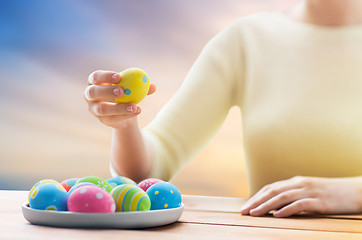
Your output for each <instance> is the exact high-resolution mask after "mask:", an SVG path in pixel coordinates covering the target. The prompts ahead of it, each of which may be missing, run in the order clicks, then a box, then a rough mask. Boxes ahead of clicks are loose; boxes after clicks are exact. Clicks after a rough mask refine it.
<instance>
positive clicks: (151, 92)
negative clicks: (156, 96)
mask: <svg viewBox="0 0 362 240" xmlns="http://www.w3.org/2000/svg"><path fill="white" fill-rule="evenodd" d="M154 92H156V85H155V84H153V83H151V84H150V90H148V93H147V95H151V94H153V93H154Z"/></svg>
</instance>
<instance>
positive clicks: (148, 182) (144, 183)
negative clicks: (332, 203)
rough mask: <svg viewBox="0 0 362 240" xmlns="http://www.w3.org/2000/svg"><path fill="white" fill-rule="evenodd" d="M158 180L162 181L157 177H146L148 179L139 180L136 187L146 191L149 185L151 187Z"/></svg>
mask: <svg viewBox="0 0 362 240" xmlns="http://www.w3.org/2000/svg"><path fill="white" fill-rule="evenodd" d="M158 182H163V181H162V180H161V179H158V178H148V179H145V180H143V181H141V182H140V183H139V184H138V187H140V188H142V189H143V190H144V191H145V192H146V191H147V189H148V188H149V187H151V186H152V185H153V184H155V183H158Z"/></svg>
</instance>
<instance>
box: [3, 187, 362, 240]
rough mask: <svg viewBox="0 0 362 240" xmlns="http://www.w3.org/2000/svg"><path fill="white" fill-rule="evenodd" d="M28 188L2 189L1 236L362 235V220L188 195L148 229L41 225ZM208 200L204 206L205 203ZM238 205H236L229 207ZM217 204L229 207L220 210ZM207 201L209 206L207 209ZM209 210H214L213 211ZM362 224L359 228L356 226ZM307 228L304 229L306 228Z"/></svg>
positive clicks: (312, 237)
mask: <svg viewBox="0 0 362 240" xmlns="http://www.w3.org/2000/svg"><path fill="white" fill-rule="evenodd" d="M26 201H27V192H25V191H0V239H14V240H18V239H19V240H20V239H27V240H32V239H40V240H42V239H87V240H93V239H107V240H112V239H136V240H138V239H142V240H143V239H151V240H152V239H158V240H159V239H161V240H162V239H167V240H169V239H176V240H177V239H190V237H191V239H203V238H206V239H231V240H233V239H251V240H253V239H278V240H279V239H282V240H283V239H288V240H289V239H293V240H299V239H303V240H304V239H332V240H334V239H336V240H337V239H338V240H339V239H346V240H350V239H357V240H358V239H361V240H362V234H361V233H360V232H361V231H359V229H361V226H362V222H361V221H360V220H343V219H330V218H301V219H299V218H296V219H295V218H287V219H276V218H272V217H269V218H255V217H249V216H240V215H239V214H238V213H234V212H232V211H233V209H234V207H235V206H238V205H239V204H240V203H242V202H243V201H245V200H243V199H237V198H232V199H229V198H218V197H214V198H209V197H202V196H200V197H199V196H184V203H185V207H186V209H185V211H184V214H183V216H182V217H181V219H180V221H179V222H176V223H174V224H170V225H167V226H163V227H157V228H150V229H143V230H117V229H112V230H109V229H69V228H54V227H43V226H36V225H32V224H30V223H28V222H27V221H26V220H25V219H24V217H23V215H22V212H21V204H22V203H23V202H26ZM202 201H203V202H204V204H200V202H202ZM225 203H233V204H234V207H231V205H229V206H227V207H226V206H225ZM217 204H221V205H222V206H223V207H221V208H217V209H214V207H216V206H217ZM199 205H202V206H203V207H204V208H205V210H203V209H202V208H201V207H198V206H199ZM207 208H211V211H208V210H207ZM228 211H229V212H228ZM354 227H358V229H354ZM301 229H303V230H301Z"/></svg>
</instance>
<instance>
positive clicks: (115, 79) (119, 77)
mask: <svg viewBox="0 0 362 240" xmlns="http://www.w3.org/2000/svg"><path fill="white" fill-rule="evenodd" d="M119 80H121V76H120V75H119V74H118V73H115V74H113V75H112V81H113V82H114V83H118V82H119Z"/></svg>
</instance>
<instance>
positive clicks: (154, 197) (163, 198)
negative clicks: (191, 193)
mask: <svg viewBox="0 0 362 240" xmlns="http://www.w3.org/2000/svg"><path fill="white" fill-rule="evenodd" d="M146 193H147V194H148V196H149V197H150V200H151V210H157V209H168V208H177V207H180V206H181V193H180V191H179V190H178V189H177V187H175V185H173V184H172V183H169V182H158V183H155V184H153V185H152V186H151V187H149V188H148V189H147V192H146Z"/></svg>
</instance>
